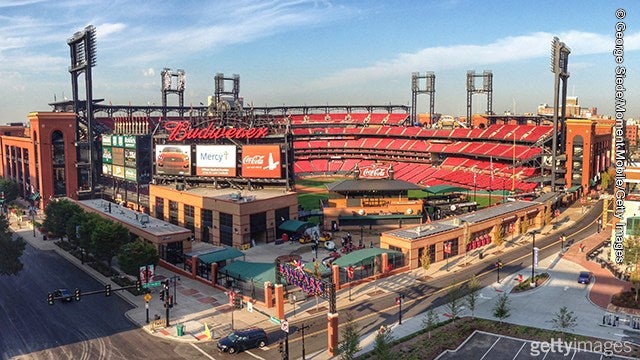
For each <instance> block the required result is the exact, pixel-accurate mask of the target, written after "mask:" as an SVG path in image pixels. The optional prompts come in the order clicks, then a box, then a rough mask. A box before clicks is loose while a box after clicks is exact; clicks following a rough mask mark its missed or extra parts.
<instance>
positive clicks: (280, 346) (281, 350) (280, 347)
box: [278, 340, 284, 353]
mask: <svg viewBox="0 0 640 360" xmlns="http://www.w3.org/2000/svg"><path fill="white" fill-rule="evenodd" d="M278 352H279V353H282V352H284V343H283V342H282V340H280V341H279V342H278Z"/></svg>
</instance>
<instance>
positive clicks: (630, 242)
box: [624, 229, 640, 265]
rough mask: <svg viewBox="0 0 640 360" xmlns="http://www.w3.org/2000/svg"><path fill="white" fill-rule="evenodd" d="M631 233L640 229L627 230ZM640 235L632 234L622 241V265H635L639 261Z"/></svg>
mask: <svg viewBox="0 0 640 360" xmlns="http://www.w3.org/2000/svg"><path fill="white" fill-rule="evenodd" d="M629 230H631V232H632V233H635V232H640V229H629ZM638 235H640V234H633V235H632V236H631V237H628V238H627V239H626V240H625V241H624V264H625V265H636V264H638V262H639V261H640V236H638Z"/></svg>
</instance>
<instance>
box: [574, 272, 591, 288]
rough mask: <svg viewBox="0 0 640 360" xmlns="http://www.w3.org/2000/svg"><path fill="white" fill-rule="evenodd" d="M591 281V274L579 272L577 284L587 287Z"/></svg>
mask: <svg viewBox="0 0 640 360" xmlns="http://www.w3.org/2000/svg"><path fill="white" fill-rule="evenodd" d="M591 280H593V273H592V272H590V271H581V272H580V275H578V283H579V284H587V285H589V284H590V283H591Z"/></svg>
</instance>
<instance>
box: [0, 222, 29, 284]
mask: <svg viewBox="0 0 640 360" xmlns="http://www.w3.org/2000/svg"><path fill="white" fill-rule="evenodd" d="M24 248H25V242H24V240H23V239H22V238H21V237H19V236H18V237H16V238H15V239H14V238H13V233H12V232H10V231H9V222H8V221H7V219H6V218H5V217H4V216H0V276H2V275H17V274H18V273H19V272H20V271H21V270H22V267H23V265H22V262H20V257H21V256H22V252H23V251H24Z"/></svg>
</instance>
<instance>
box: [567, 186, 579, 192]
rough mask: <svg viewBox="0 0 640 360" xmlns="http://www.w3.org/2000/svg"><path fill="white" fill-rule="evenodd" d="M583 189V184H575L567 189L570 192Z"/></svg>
mask: <svg viewBox="0 0 640 360" xmlns="http://www.w3.org/2000/svg"><path fill="white" fill-rule="evenodd" d="M580 189H582V185H574V186H572V187H570V188H569V190H567V191H568V192H569V193H574V192H576V191H578V190H580Z"/></svg>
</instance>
